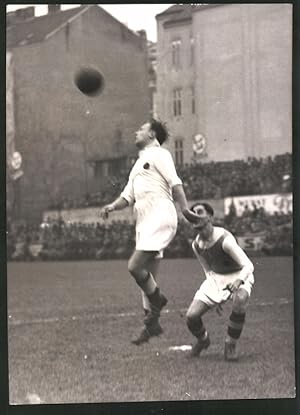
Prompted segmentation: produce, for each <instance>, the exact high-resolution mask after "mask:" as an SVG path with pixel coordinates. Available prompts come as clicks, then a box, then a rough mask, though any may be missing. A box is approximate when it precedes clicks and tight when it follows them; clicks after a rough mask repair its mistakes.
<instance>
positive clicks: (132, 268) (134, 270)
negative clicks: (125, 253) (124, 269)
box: [128, 259, 138, 278]
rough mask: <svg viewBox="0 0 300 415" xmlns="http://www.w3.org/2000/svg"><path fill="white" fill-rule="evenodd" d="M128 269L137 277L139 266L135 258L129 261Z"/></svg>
mask: <svg viewBox="0 0 300 415" xmlns="http://www.w3.org/2000/svg"><path fill="white" fill-rule="evenodd" d="M128 271H129V273H130V274H131V275H132V276H133V277H134V278H137V277H138V267H137V264H136V262H135V261H133V260H131V259H130V260H129V261H128Z"/></svg>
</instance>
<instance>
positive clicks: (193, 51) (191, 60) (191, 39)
mask: <svg viewBox="0 0 300 415" xmlns="http://www.w3.org/2000/svg"><path fill="white" fill-rule="evenodd" d="M194 54H195V40H194V38H193V37H191V38H190V64H191V65H193V64H194Z"/></svg>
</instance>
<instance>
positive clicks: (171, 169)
mask: <svg viewBox="0 0 300 415" xmlns="http://www.w3.org/2000/svg"><path fill="white" fill-rule="evenodd" d="M177 184H182V181H181V179H180V178H179V177H178V176H177V173H176V169H175V166H174V162H173V159H172V156H171V154H170V152H169V151H168V150H166V149H164V148H162V147H161V146H160V144H159V143H158V141H157V140H155V141H154V143H152V144H151V145H149V146H147V147H146V148H145V149H144V150H142V151H141V152H140V154H139V158H138V160H137V161H136V163H135V164H134V166H133V168H132V170H131V172H130V175H129V179H128V183H127V185H126V187H125V188H124V190H123V192H122V193H121V195H120V196H121V197H123V198H124V199H125V200H127V202H128V203H129V205H134V212H135V215H136V249H137V250H141V251H159V252H162V250H163V249H164V248H166V247H167V246H168V245H169V243H170V242H171V241H172V239H173V238H174V236H175V234H176V231H177V212H176V208H175V205H174V202H173V198H172V187H173V186H175V185H177Z"/></svg>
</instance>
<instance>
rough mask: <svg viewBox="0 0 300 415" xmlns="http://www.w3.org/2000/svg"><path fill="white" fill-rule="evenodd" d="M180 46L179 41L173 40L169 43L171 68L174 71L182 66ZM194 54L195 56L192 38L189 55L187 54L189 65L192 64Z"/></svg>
mask: <svg viewBox="0 0 300 415" xmlns="http://www.w3.org/2000/svg"><path fill="white" fill-rule="evenodd" d="M182 49H183V48H182V44H181V40H179V39H178V40H173V41H172V43H171V50H172V66H173V68H175V69H180V68H181V66H182ZM194 54H195V41H194V38H192V37H191V38H190V54H189V64H190V65H193V64H194Z"/></svg>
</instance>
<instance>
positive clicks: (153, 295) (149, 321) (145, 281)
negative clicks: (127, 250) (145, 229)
mask: <svg viewBox="0 0 300 415" xmlns="http://www.w3.org/2000/svg"><path fill="white" fill-rule="evenodd" d="M156 255H157V252H154V251H153V252H152V251H135V252H134V253H133V254H132V256H131V258H130V260H129V262H128V270H129V272H130V274H131V275H132V276H133V277H134V278H135V280H136V282H137V284H138V285H139V286H140V288H141V289H142V290H143V292H144V294H145V296H146V297H147V300H148V305H149V306H150V307H149V312H148V314H147V315H146V317H145V319H144V324H145V327H144V328H143V330H142V333H141V334H140V336H139V337H138V338H137V339H134V340H133V341H132V342H133V343H134V344H136V345H139V344H142V343H144V342H146V341H148V340H149V338H150V337H152V336H157V335H159V334H161V332H162V329H161V327H160V325H159V322H158V320H159V316H160V311H161V309H162V308H163V307H164V306H165V305H166V304H167V299H166V298H165V296H164V295H162V294H161V293H160V289H159V287H158V285H157V283H156V281H155V279H154V277H153V275H152V273H151V271H150V270H154V271H157V269H156V268H157V265H155V257H156Z"/></svg>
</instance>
